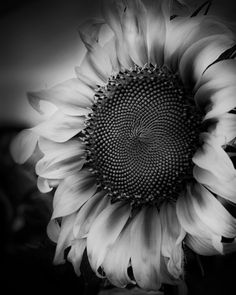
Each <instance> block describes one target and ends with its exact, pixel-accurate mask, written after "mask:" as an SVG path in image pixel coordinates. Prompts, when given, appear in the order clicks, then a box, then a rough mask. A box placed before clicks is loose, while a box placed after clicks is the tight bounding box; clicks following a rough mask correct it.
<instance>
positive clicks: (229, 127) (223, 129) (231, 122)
mask: <svg viewBox="0 0 236 295" xmlns="http://www.w3.org/2000/svg"><path fill="white" fill-rule="evenodd" d="M217 119H218V122H217V123H216V125H215V127H213V128H212V130H211V133H212V134H213V135H214V136H218V137H225V141H226V142H230V141H231V140H233V139H234V138H235V137H236V115H235V114H229V113H226V114H224V115H223V116H220V117H218V118H217Z"/></svg>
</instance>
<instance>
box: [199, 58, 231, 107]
mask: <svg viewBox="0 0 236 295" xmlns="http://www.w3.org/2000/svg"><path fill="white" fill-rule="evenodd" d="M219 73H220V75H219ZM208 83H209V84H208ZM235 83H236V60H235V59H228V60H222V61H219V62H217V63H214V64H213V65H211V66H210V67H209V68H208V69H207V70H206V71H205V72H204V74H203V75H202V77H201V79H200V80H199V81H198V83H197V84H196V86H195V90H198V91H200V89H201V87H203V89H202V90H201V95H199V97H196V101H197V103H198V104H201V101H203V100H204V96H205V91H207V94H208V96H211V95H210V94H211V92H213V93H215V90H220V89H222V88H224V87H226V86H234V85H235ZM196 95H197V93H196Z"/></svg>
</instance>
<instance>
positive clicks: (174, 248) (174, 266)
mask: <svg viewBox="0 0 236 295" xmlns="http://www.w3.org/2000/svg"><path fill="white" fill-rule="evenodd" d="M175 210H176V208H175V206H174V205H172V204H164V205H163V206H162V207H161V210H160V218H161V225H162V247H161V253H162V255H163V256H165V257H168V258H169V260H168V263H167V267H168V271H169V272H170V273H171V275H172V276H173V277H175V278H179V277H180V276H181V275H182V274H183V257H184V254H183V249H182V241H183V239H184V237H185V233H184V232H183V230H182V229H181V226H180V224H179V221H178V218H177V215H176V212H175Z"/></svg>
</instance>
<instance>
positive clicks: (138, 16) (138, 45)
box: [121, 0, 148, 66]
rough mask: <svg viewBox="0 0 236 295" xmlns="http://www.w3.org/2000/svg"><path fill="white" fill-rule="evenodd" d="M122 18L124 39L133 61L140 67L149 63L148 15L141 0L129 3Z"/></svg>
mask: <svg viewBox="0 0 236 295" xmlns="http://www.w3.org/2000/svg"><path fill="white" fill-rule="evenodd" d="M126 5H127V6H126V9H125V10H124V12H123V14H122V16H121V26H122V33H123V38H124V41H125V43H126V46H127V50H128V52H129V55H130V57H131V59H132V60H133V61H134V62H135V63H136V64H137V65H139V66H143V65H145V64H146V63H147V62H148V58H147V47H146V35H145V33H146V23H145V19H146V14H145V12H146V11H145V7H144V4H143V3H142V2H141V1H140V0H134V1H127V2H126Z"/></svg>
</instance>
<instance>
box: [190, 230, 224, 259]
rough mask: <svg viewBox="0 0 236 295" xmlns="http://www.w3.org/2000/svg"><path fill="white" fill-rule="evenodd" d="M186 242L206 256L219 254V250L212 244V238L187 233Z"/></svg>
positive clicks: (195, 250) (198, 252)
mask: <svg viewBox="0 0 236 295" xmlns="http://www.w3.org/2000/svg"><path fill="white" fill-rule="evenodd" d="M185 243H186V244H187V245H188V247H189V248H191V249H192V250H193V251H194V252H196V253H197V254H200V255H204V256H212V255H217V254H219V251H217V250H216V249H215V247H214V246H213V245H212V241H211V239H208V238H207V237H204V238H201V237H197V236H192V235H187V237H186V239H185Z"/></svg>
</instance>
